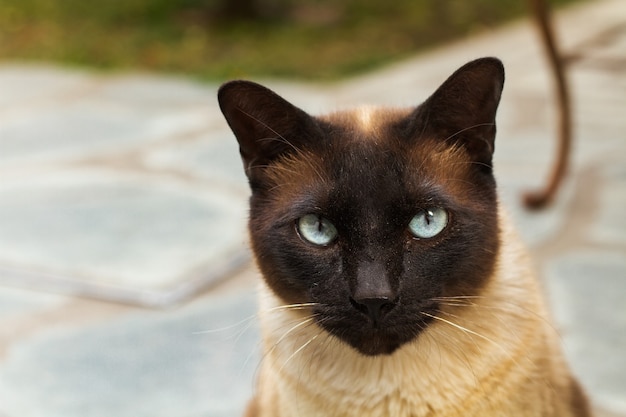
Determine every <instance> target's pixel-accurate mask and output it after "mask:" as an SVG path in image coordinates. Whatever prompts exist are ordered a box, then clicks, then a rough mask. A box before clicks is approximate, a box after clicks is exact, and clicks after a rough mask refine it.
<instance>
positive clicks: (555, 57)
mask: <svg viewBox="0 0 626 417" xmlns="http://www.w3.org/2000/svg"><path fill="white" fill-rule="evenodd" d="M546 1H547V0H530V1H529V3H530V6H531V9H532V12H533V15H534V17H535V21H536V23H537V26H538V28H539V33H540V35H541V39H542V41H543V45H544V51H545V53H546V55H547V58H548V61H549V64H550V69H551V70H552V76H553V78H554V83H555V90H556V91H555V92H556V98H557V104H558V109H559V113H558V119H559V120H558V148H557V155H556V161H555V163H554V166H553V169H552V173H551V174H550V178H549V180H548V183H547V184H546V186H545V188H543V189H541V190H538V191H531V192H527V193H526V194H525V195H524V204H525V206H526V207H527V208H530V209H540V208H543V207H546V206H547V205H549V204H550V203H551V202H552V201H553V200H554V197H555V195H556V193H557V192H558V189H559V186H560V185H561V183H562V181H563V177H564V176H565V173H566V171H567V168H568V163H569V158H570V153H571V145H572V110H571V101H570V94H569V88H568V83H567V79H566V75H565V64H564V62H563V58H562V56H561V54H560V53H559V51H558V48H557V45H556V41H555V36H554V31H553V26H552V21H551V19H550V11H549V9H548V5H547V4H546Z"/></svg>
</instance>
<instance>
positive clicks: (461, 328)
mask: <svg viewBox="0 0 626 417" xmlns="http://www.w3.org/2000/svg"><path fill="white" fill-rule="evenodd" d="M420 313H421V314H423V315H424V316H426V317H430V318H432V319H435V320H439V321H441V322H444V323H447V324H449V325H450V326H452V327H454V328H457V329H459V330H461V331H462V332H465V333H469V334H472V335H474V336H476V337H479V338H481V339H483V340H486V341H488V342H489V343H492V344H494V345H495V346H498V347H499V348H502V346H500V344H498V343H496V342H495V341H493V340H491V339H489V338H488V337H487V336H484V335H482V334H480V333H476V332H475V331H473V330H471V329H468V328H466V327H463V326H461V325H459V324H456V323H454V322H452V321H450V320H446V319H444V318H442V317H439V316H436V315H434V314H429V313H426V312H424V311H420ZM503 350H504V349H503Z"/></svg>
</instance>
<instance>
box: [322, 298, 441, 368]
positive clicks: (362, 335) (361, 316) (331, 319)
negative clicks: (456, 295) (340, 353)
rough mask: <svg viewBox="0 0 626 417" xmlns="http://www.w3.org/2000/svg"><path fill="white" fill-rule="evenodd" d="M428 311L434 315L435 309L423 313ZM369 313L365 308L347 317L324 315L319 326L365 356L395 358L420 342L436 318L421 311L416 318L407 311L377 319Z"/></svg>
mask: <svg viewBox="0 0 626 417" xmlns="http://www.w3.org/2000/svg"><path fill="white" fill-rule="evenodd" d="M352 307H355V306H354V305H353V306H352ZM387 308H389V307H387ZM394 310H395V309H394ZM397 310H400V308H397ZM424 310H427V311H432V310H434V308H427V309H423V310H420V311H424ZM367 313H368V312H366V311H363V309H362V307H355V308H354V309H353V310H351V311H350V312H343V314H337V313H335V314H332V315H329V314H328V313H326V314H324V313H322V314H320V315H319V316H318V324H319V325H320V326H321V327H322V328H323V329H324V330H326V331H328V332H329V333H331V334H332V335H334V336H335V337H337V338H338V339H340V340H341V341H342V342H344V343H346V344H347V345H349V346H351V347H352V348H354V349H355V350H357V351H358V352H360V353H361V354H363V355H366V356H378V355H391V354H393V353H394V352H395V351H397V350H398V349H399V348H400V347H402V346H403V345H405V344H407V343H409V342H411V341H412V340H414V339H415V338H417V337H418V335H419V334H420V333H421V332H422V331H423V330H425V329H426V328H427V327H428V325H429V324H430V323H431V322H432V321H433V319H432V315H430V314H427V315H425V314H420V312H419V311H418V312H415V313H414V314H412V313H410V312H406V311H394V313H393V314H392V313H391V311H390V312H389V314H386V315H383V316H382V317H377V318H376V319H374V318H372V317H371V316H369V315H368V314H367Z"/></svg>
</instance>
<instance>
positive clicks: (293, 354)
mask: <svg viewBox="0 0 626 417" xmlns="http://www.w3.org/2000/svg"><path fill="white" fill-rule="evenodd" d="M319 335H320V333H318V334H316V335H315V336H313V337H312V338H310V339H309V340H308V341H307V342H306V343H304V344H303V345H302V346H300V347H299V348H298V349H296V351H295V352H293V353H292V354H291V355H289V357H288V358H287V360H286V361H285V362H284V363H283V365H282V366H281V367H280V370H279V372H282V370H283V369H284V368H285V366H286V365H287V364H288V363H289V361H291V359H293V357H294V356H296V355H297V354H298V353H300V352H301V351H302V350H303V349H304V348H306V347H307V346H309V345H310V344H311V343H312V342H313V341H314V340H315V339H317V338H318V337H319Z"/></svg>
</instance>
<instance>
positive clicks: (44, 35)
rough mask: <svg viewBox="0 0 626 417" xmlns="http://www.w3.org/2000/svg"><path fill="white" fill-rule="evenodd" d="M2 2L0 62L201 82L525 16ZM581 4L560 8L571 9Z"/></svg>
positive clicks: (405, 51) (391, 50)
mask: <svg viewBox="0 0 626 417" xmlns="http://www.w3.org/2000/svg"><path fill="white" fill-rule="evenodd" d="M227 1H232V0H204V1H201V0H95V1H87V0H0V60H33V61H53V62H60V63H63V64H68V65H78V66H87V67H94V68H100V69H141V70H150V71H159V72H169V73H179V74H186V75H191V76H194V77H198V78H201V79H210V80H223V79H226V78H233V77H252V76H283V77H290V78H302V79H318V80H329V79H337V78H341V77H345V76H349V75H352V74H355V73H359V72H363V71H365V70H369V69H372V68H375V67H377V66H379V65H381V64H384V63H387V62H390V61H393V60H397V59H400V58H403V57H405V56H407V55H410V54H413V53H415V52H416V51H418V50H420V49H424V48H428V47H432V46H434V45H436V44H439V43H441V42H444V41H447V40H451V39H454V38H459V37H462V36H467V35H469V34H472V33H476V32H479V31H481V30H484V29H485V28H491V27H494V26H496V25H498V24H501V23H502V22H505V21H507V20H510V19H513V18H516V17H519V16H521V15H523V14H525V13H526V8H527V6H526V1H525V0H361V1H359V0H339V1H338V0H307V1H296V0H255V1H256V3H257V4H260V5H261V7H260V8H259V10H261V12H260V13H258V15H259V16H257V17H256V18H254V19H232V18H226V17H224V13H223V12H222V11H221V8H220V5H222V4H224V3H225V2H227ZM573 1H575V0H555V1H553V3H556V4H565V3H571V2H573Z"/></svg>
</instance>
